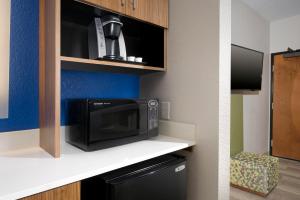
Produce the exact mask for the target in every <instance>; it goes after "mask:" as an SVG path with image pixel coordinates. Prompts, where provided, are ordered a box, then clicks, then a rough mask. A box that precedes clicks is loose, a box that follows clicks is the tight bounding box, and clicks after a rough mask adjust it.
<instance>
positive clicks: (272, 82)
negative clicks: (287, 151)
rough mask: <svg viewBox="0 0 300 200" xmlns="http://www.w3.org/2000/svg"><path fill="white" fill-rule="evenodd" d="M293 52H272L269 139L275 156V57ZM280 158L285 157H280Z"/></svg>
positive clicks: (299, 50)
mask: <svg viewBox="0 0 300 200" xmlns="http://www.w3.org/2000/svg"><path fill="white" fill-rule="evenodd" d="M295 52H300V49H298V50H296V51H293V53H295ZM289 53H291V52H289V51H282V52H277V53H271V70H270V73H271V89H270V141H269V147H270V149H269V150H270V155H271V156H273V153H272V148H273V147H272V140H273V106H272V104H273V94H274V57H275V56H277V55H284V54H289ZM279 158H284V157H279ZM284 159H288V160H295V159H291V158H284ZM295 161H299V160H295Z"/></svg>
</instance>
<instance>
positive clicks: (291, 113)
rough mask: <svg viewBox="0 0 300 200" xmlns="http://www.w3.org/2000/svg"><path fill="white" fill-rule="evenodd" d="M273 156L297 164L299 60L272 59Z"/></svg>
mask: <svg viewBox="0 0 300 200" xmlns="http://www.w3.org/2000/svg"><path fill="white" fill-rule="evenodd" d="M274 64H275V66H274V93H273V103H274V108H273V146H272V154H273V155H274V156H278V157H283V158H290V159H295V160H300V57H293V58H284V57H283V56H282V55H277V56H275V57H274Z"/></svg>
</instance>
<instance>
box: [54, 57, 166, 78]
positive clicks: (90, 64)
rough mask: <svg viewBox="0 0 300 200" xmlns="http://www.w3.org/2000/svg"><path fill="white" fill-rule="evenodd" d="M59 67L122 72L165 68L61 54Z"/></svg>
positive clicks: (153, 70) (162, 69)
mask: <svg viewBox="0 0 300 200" xmlns="http://www.w3.org/2000/svg"><path fill="white" fill-rule="evenodd" d="M60 60H61V68H62V69H67V70H80V71H109V72H122V73H133V72H134V73H138V74H145V73H151V72H152V73H153V72H165V71H166V69H165V68H160V67H152V66H144V65H136V64H130V63H122V62H114V61H103V60H90V59H84V58H74V57H66V56H61V57H60Z"/></svg>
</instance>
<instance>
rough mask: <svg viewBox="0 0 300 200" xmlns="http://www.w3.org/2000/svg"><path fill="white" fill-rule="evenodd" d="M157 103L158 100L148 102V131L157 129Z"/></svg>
mask: <svg viewBox="0 0 300 200" xmlns="http://www.w3.org/2000/svg"><path fill="white" fill-rule="evenodd" d="M158 114H159V103H158V100H154V99H153V100H149V101H148V130H152V129H155V128H158Z"/></svg>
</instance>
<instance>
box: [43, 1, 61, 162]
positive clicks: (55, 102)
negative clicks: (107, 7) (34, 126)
mask: <svg viewBox="0 0 300 200" xmlns="http://www.w3.org/2000/svg"><path fill="white" fill-rule="evenodd" d="M39 40H40V50H39V54H40V58H39V59H40V60H39V62H40V64H39V65H40V66H39V93H40V94H39V95H40V96H39V109H40V146H41V147H42V148H43V149H45V150H46V151H47V152H48V153H50V154H51V155H52V156H54V157H59V156H60V0H40V39H39Z"/></svg>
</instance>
